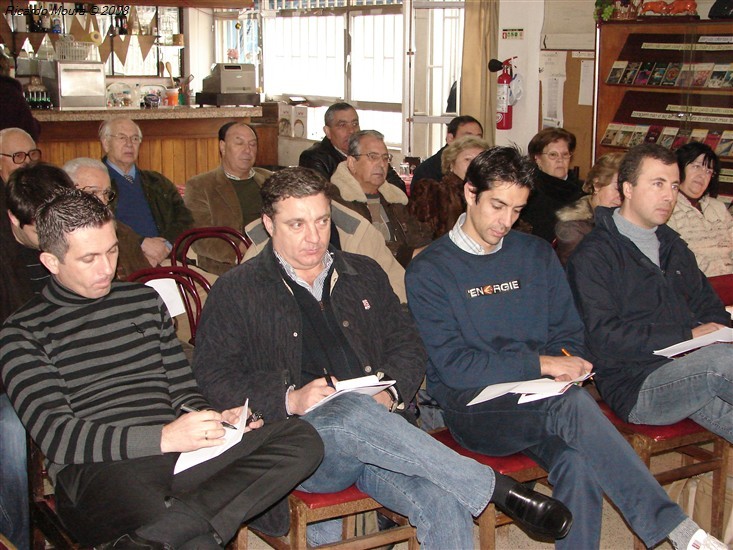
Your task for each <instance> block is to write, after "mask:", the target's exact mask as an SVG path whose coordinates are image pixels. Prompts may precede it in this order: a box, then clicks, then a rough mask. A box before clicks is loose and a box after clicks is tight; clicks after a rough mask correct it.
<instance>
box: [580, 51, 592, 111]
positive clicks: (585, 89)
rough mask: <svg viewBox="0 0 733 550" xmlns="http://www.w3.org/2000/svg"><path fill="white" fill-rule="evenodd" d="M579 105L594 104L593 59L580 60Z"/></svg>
mask: <svg viewBox="0 0 733 550" xmlns="http://www.w3.org/2000/svg"><path fill="white" fill-rule="evenodd" d="M578 86H579V89H578V105H593V61H592V60H588V59H584V60H582V61H581V62H580V82H579V83H578Z"/></svg>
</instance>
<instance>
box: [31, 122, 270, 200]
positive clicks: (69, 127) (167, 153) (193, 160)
mask: <svg viewBox="0 0 733 550" xmlns="http://www.w3.org/2000/svg"><path fill="white" fill-rule="evenodd" d="M33 114H34V116H35V117H36V118H37V119H38V120H39V121H40V122H41V137H40V139H39V140H38V147H39V148H40V149H41V150H42V151H43V160H44V161H46V162H50V163H52V164H55V165H57V166H62V165H63V164H64V163H65V162H67V161H69V160H71V159H73V158H76V157H92V158H102V156H103V154H104V153H103V151H102V145H101V144H100V142H99V135H98V132H99V126H100V124H101V123H102V121H104V120H108V119H110V118H112V117H116V116H128V117H130V118H131V119H132V120H134V121H135V122H136V123H137V124H138V125H139V126H140V129H141V130H142V132H143V141H142V143H141V144H140V155H139V157H138V165H139V166H140V168H142V169H144V170H155V171H157V172H161V173H162V174H164V175H165V176H166V177H168V178H169V179H170V180H171V181H172V182H173V183H175V184H176V185H179V186H183V185H184V184H185V183H186V181H187V180H188V179H189V178H191V177H193V176H195V175H197V174H201V173H203V172H207V171H209V170H212V169H214V168H216V167H217V166H218V165H219V140H218V138H217V134H218V131H219V128H220V127H221V126H222V125H223V124H225V123H227V122H229V121H232V120H243V121H244V122H249V123H251V124H252V126H253V127H254V128H255V131H256V132H257V136H258V139H259V147H258V151H257V165H259V166H268V165H275V164H277V126H276V125H275V124H273V123H260V122H257V119H258V118H259V117H261V115H262V109H261V108H260V107H219V108H217V107H167V108H166V107H161V108H158V109H105V110H98V111H82V110H80V111H54V110H51V111H34V113H33ZM253 120H254V122H253Z"/></svg>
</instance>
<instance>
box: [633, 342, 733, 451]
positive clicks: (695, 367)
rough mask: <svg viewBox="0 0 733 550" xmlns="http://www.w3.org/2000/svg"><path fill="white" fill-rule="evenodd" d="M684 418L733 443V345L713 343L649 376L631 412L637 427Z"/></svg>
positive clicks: (661, 423) (669, 422)
mask: <svg viewBox="0 0 733 550" xmlns="http://www.w3.org/2000/svg"><path fill="white" fill-rule="evenodd" d="M683 418H691V419H692V420H694V421H695V422H697V423H698V424H700V425H701V426H703V427H704V428H706V429H708V430H710V431H711V432H713V433H715V434H718V435H720V436H721V437H724V438H725V439H726V440H728V441H729V442H731V443H733V345H731V344H713V345H710V346H706V347H704V348H700V349H699V350H696V351H693V352H692V353H689V354H687V355H685V356H683V357H680V358H679V359H675V360H674V361H670V362H669V363H666V364H664V365H662V366H661V367H659V368H658V369H657V370H655V371H654V372H653V373H651V374H650V375H649V376H647V378H646V380H645V381H644V384H642V386H641V390H640V391H639V398H638V399H637V401H636V405H635V406H634V408H633V409H632V410H631V413H629V421H630V422H634V423H636V424H655V425H665V424H673V423H675V422H678V421H680V420H682V419H683Z"/></svg>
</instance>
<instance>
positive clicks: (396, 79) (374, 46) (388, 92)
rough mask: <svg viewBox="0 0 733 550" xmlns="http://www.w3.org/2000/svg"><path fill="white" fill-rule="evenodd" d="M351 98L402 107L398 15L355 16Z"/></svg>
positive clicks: (352, 38)
mask: <svg viewBox="0 0 733 550" xmlns="http://www.w3.org/2000/svg"><path fill="white" fill-rule="evenodd" d="M351 21H352V33H351V34H352V35H351V98H352V99H353V100H354V101H379V102H385V103H402V51H403V47H402V36H403V32H402V15H401V14H399V15H355V16H353V17H352V20H351Z"/></svg>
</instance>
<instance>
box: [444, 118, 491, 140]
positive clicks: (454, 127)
mask: <svg viewBox="0 0 733 550" xmlns="http://www.w3.org/2000/svg"><path fill="white" fill-rule="evenodd" d="M472 122H473V123H474V124H478V127H479V128H481V133H482V134H483V133H484V127H483V126H482V125H481V123H480V122H479V121H478V120H476V119H475V118H473V117H472V116H471V115H461V116H457V117H456V118H454V119H453V120H451V121H450V122H449V123H448V133H449V134H451V135H453V136H455V135H456V132H457V131H458V128H460V127H461V126H463V125H464V124H471V123H472Z"/></svg>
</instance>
